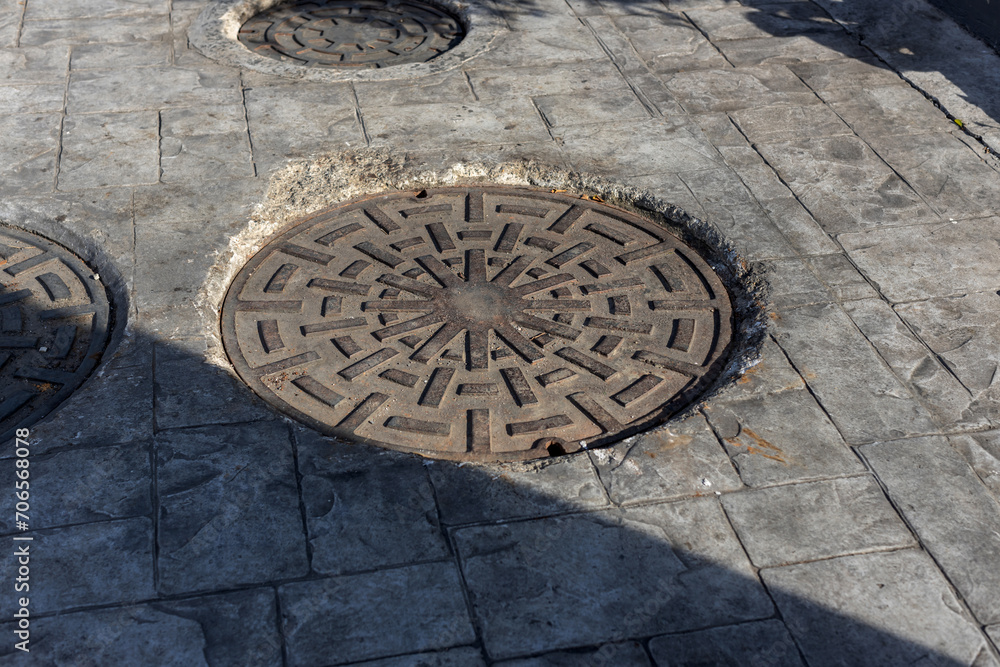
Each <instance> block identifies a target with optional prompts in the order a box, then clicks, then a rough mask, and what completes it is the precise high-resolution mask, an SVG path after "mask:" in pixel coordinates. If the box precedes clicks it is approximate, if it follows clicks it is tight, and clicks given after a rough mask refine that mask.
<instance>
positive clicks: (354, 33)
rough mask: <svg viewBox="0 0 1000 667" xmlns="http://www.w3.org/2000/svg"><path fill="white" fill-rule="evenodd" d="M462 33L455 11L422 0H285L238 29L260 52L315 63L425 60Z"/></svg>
mask: <svg viewBox="0 0 1000 667" xmlns="http://www.w3.org/2000/svg"><path fill="white" fill-rule="evenodd" d="M464 36H465V27H464V26H463V24H462V21H461V20H460V19H459V18H458V17H457V16H455V15H454V14H452V13H451V12H450V11H448V10H446V9H444V8H443V7H441V6H439V5H436V4H433V3H428V2H422V1H420V0H406V1H405V2H400V1H397V0H298V1H295V2H286V3H283V4H280V5H276V6H274V7H271V8H270V9H266V10H264V11H262V12H260V13H259V14H256V15H255V16H253V17H252V18H250V19H249V20H248V21H247V22H246V23H244V24H243V26H242V27H241V28H240V30H239V34H238V37H239V40H240V42H242V43H243V45H244V46H246V47H247V48H248V49H250V50H251V51H253V52H254V53H256V54H258V55H262V56H266V57H268V58H273V59H276V60H280V61H282V62H288V63H293V64H298V65H303V66H306V67H319V68H382V67H389V66H392V65H402V64H407V63H422V62H427V61H429V60H432V59H434V58H436V57H437V56H439V55H440V54H442V53H444V52H445V51H448V50H449V49H452V48H454V47H455V46H456V45H458V43H459V42H461V41H462V38H463V37H464Z"/></svg>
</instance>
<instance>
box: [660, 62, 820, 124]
mask: <svg viewBox="0 0 1000 667" xmlns="http://www.w3.org/2000/svg"><path fill="white" fill-rule="evenodd" d="M665 83H666V86H667V88H668V89H669V90H670V92H672V93H673V94H674V95H675V96H676V97H677V101H678V102H680V103H681V105H682V106H683V107H684V109H685V110H686V111H687V112H688V113H695V114H700V113H710V112H713V111H735V110H737V109H749V108H753V107H756V106H761V105H778V104H786V105H791V106H802V105H805V104H818V103H819V102H820V100H819V98H818V97H816V95H815V93H813V92H812V91H811V90H809V88H807V87H806V85H805V84H804V83H802V81H801V80H800V79H799V78H798V77H797V76H795V75H794V74H792V72H791V71H790V70H789V69H787V68H785V67H742V68H740V69H738V70H733V69H730V70H724V69H723V70H706V71H694V72H678V73H677V74H674V75H673V76H671V77H670V78H669V79H667V80H666V82H665Z"/></svg>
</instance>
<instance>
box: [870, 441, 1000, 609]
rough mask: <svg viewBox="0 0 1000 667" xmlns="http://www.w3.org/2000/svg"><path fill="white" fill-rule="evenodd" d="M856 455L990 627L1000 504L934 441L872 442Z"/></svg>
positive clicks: (999, 599) (997, 597)
mask: <svg viewBox="0 0 1000 667" xmlns="http://www.w3.org/2000/svg"><path fill="white" fill-rule="evenodd" d="M861 452H862V454H863V455H864V457H865V459H866V460H867V461H868V463H869V465H871V466H872V468H873V469H874V470H875V473H876V474H877V475H878V477H879V479H880V480H882V483H883V484H885V487H886V489H887V491H888V493H889V497H890V498H891V499H892V500H893V502H894V503H895V504H896V506H897V507H898V508H899V510H900V511H901V512H902V513H903V517H904V518H905V519H906V520H907V521H908V522H909V523H910V525H911V526H912V527H913V529H914V530H915V531H916V532H917V535H918V536H919V537H920V540H921V543H922V544H923V545H924V546H925V547H926V548H927V550H928V551H930V553H931V555H933V556H934V559H935V560H936V561H937V562H938V563H939V564H940V565H941V567H942V568H943V569H944V571H945V573H946V574H947V575H948V578H949V580H950V581H951V582H952V583H953V584H954V585H955V588H957V589H958V591H959V592H960V593H961V594H962V596H963V597H964V598H965V601H966V602H967V603H968V605H969V607H970V608H971V609H972V612H973V613H974V614H975V615H976V617H977V618H978V619H979V620H980V621H981V622H982V623H984V624H990V623H996V622H997V620H998V619H1000V571H998V570H997V567H996V554H997V552H998V550H1000V504H998V503H997V500H996V499H995V498H994V497H992V496H991V495H990V492H989V491H988V490H987V489H986V487H985V486H983V483H982V482H981V481H980V479H979V478H978V477H977V475H976V474H975V472H974V471H973V470H972V469H971V468H970V467H969V464H968V463H967V462H966V461H965V460H964V459H963V458H962V456H961V455H960V454H959V453H958V452H957V451H955V450H954V449H953V448H952V447H951V446H950V445H949V444H948V441H947V440H946V439H945V438H940V437H930V438H917V439H913V440H907V441H898V442H887V443H877V444H874V445H868V446H866V447H862V448H861ZM944 508H947V510H945V511H943V510H944Z"/></svg>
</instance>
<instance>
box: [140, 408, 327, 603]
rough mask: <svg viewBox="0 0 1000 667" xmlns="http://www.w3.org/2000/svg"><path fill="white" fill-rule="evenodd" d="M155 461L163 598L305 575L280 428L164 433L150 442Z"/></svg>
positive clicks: (284, 431)
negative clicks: (169, 595) (165, 594)
mask: <svg viewBox="0 0 1000 667" xmlns="http://www.w3.org/2000/svg"><path fill="white" fill-rule="evenodd" d="M156 459H157V460H156V476H157V491H158V493H159V512H160V516H159V525H158V535H157V543H158V545H159V553H158V557H157V563H158V567H159V572H160V589H161V590H162V591H164V592H169V593H179V592H183V591H193V590H205V589H213V588H228V587H232V586H236V585H240V584H252V583H257V582H261V581H269V580H271V579H287V578H293V577H298V576H302V575H304V574H306V573H307V572H308V567H309V566H308V562H307V560H306V545H305V533H304V530H303V526H302V515H301V514H300V513H299V504H298V498H297V494H296V483H295V468H294V464H293V459H292V447H291V442H290V441H289V433H288V428H287V427H286V426H285V425H284V424H278V423H274V422H267V423H260V424H256V425H253V426H244V427H242V428H238V429H235V430H232V431H224V430H222V429H220V428H218V427H206V428H201V429H191V430H185V431H174V432H169V433H167V434H164V435H161V436H158V437H157V441H156ZM260 462H265V463H264V464H263V465H261V464H260ZM274 544H281V545H282V548H281V549H278V550H276V549H274V548H273V546H272V545H274Z"/></svg>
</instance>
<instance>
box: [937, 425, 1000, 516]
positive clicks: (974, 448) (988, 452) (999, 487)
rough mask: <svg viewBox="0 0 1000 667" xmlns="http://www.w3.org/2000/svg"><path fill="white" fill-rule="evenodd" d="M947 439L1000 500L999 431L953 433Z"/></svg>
mask: <svg viewBox="0 0 1000 667" xmlns="http://www.w3.org/2000/svg"><path fill="white" fill-rule="evenodd" d="M948 441H949V442H950V443H951V446H952V447H954V448H955V449H956V450H958V451H959V452H960V453H961V454H962V456H964V457H965V460H966V461H968V462H969V465H970V466H972V469H973V470H975V471H976V474H977V475H979V479H981V480H982V481H983V484H985V485H986V488H988V489H989V490H990V491H992V492H993V497H994V498H996V499H997V500H1000V433H998V432H997V431H987V432H986V433H975V434H972V435H955V436H951V437H950V438H948Z"/></svg>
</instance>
